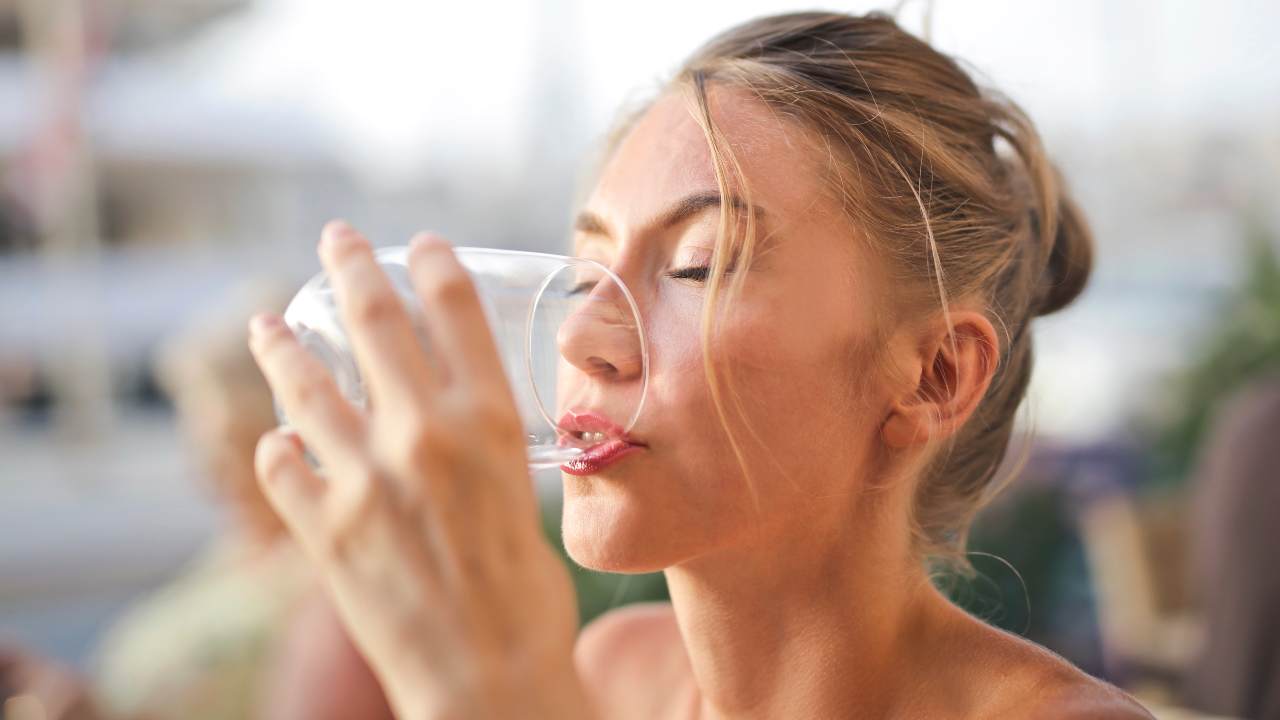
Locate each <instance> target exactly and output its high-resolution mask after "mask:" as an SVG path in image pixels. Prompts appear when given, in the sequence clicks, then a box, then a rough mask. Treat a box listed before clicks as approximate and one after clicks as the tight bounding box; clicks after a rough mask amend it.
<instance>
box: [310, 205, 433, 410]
mask: <svg viewBox="0 0 1280 720" xmlns="http://www.w3.org/2000/svg"><path fill="white" fill-rule="evenodd" d="M320 259H321V262H322V263H323V264H324V267H325V270H326V271H327V272H328V274H329V278H330V282H332V283H333V289H334V292H335V293H336V294H337V296H338V307H339V308H340V309H341V312H342V317H343V323H344V324H345V325H346V328H347V333H348V335H349V336H350V338H351V346H352V349H353V350H354V351H355V355H356V362H357V363H358V364H359V366H360V369H361V371H362V374H363V375H364V379H365V382H366V383H367V385H368V387H369V394H370V397H372V398H373V403H374V406H375V407H377V406H379V405H385V404H386V403H394V402H400V401H407V402H409V403H413V404H418V403H421V402H423V401H425V400H426V399H427V398H428V397H429V393H428V392H427V391H428V389H429V388H430V387H431V383H432V377H431V371H430V368H429V366H428V365H427V362H426V357H425V354H424V352H423V350H422V347H421V346H420V345H419V344H418V339H417V337H416V336H415V334H414V330H413V324H412V322H411V321H410V319H409V313H408V311H407V310H406V309H405V307H404V305H403V301H402V300H401V298H400V296H399V294H397V293H396V290H395V288H394V287H392V285H391V281H390V280H389V279H388V278H387V274H386V273H385V272H384V271H383V270H382V268H381V267H380V266H379V265H378V262H377V260H376V259H375V258H374V255H373V249H372V248H371V247H370V245H369V241H368V240H366V239H365V238H364V236H363V235H361V234H360V233H359V232H357V231H356V230H355V228H353V227H351V226H350V225H348V224H347V223H345V222H343V221H341V220H335V221H333V222H331V223H329V224H328V225H326V226H325V228H324V232H323V239H322V240H321V243H320Z"/></svg>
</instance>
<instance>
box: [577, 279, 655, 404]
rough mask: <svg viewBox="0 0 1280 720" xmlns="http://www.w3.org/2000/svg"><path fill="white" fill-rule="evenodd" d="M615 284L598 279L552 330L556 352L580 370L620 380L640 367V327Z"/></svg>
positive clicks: (636, 374) (634, 375)
mask: <svg viewBox="0 0 1280 720" xmlns="http://www.w3.org/2000/svg"><path fill="white" fill-rule="evenodd" d="M637 322H638V321H637V319H636V318H635V317H634V315H633V314H632V313H631V305H630V304H629V303H628V302H627V299H626V297H625V296H624V295H623V294H622V293H621V292H620V291H619V289H618V287H617V285H616V284H614V283H612V282H609V281H605V282H602V283H600V284H599V285H598V286H597V287H596V288H595V289H594V290H593V291H592V292H591V294H590V295H589V296H587V298H586V300H585V301H584V302H583V303H582V305H581V306H580V307H578V308H577V309H575V310H574V312H573V314H572V315H570V316H569V317H568V318H566V319H565V321H564V323H563V324H562V325H561V326H560V329H559V330H558V331H557V333H556V343H557V344H558V345H559V348H560V354H561V355H562V356H563V357H564V359H565V360H567V361H568V362H569V363H570V364H571V365H573V366H574V367H576V368H578V369H579V370H581V371H582V372H583V373H585V374H587V375H589V376H592V377H594V378H597V379H600V380H607V381H612V382H621V381H626V380H631V379H634V378H638V377H640V375H641V373H642V372H643V370H644V358H643V349H642V347H641V339H640V332H641V330H640V328H639V327H638V326H637Z"/></svg>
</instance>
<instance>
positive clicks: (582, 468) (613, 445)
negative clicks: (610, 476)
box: [560, 440, 644, 475]
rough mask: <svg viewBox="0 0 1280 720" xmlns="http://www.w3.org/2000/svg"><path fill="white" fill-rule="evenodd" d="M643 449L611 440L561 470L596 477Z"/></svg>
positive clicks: (639, 446) (561, 467)
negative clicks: (596, 474)
mask: <svg viewBox="0 0 1280 720" xmlns="http://www.w3.org/2000/svg"><path fill="white" fill-rule="evenodd" d="M642 447H644V446H643V445H632V444H631V443H628V442H624V441H622V440H610V441H609V442H605V443H600V444H599V445H596V446H595V447H593V448H591V449H590V450H587V451H586V452H584V453H582V454H581V455H579V456H577V457H575V458H573V459H572V460H570V461H569V462H567V463H565V464H563V465H561V466H560V469H561V470H563V471H565V472H567V473H569V474H570V475H594V474H595V473H598V472H600V471H601V470H604V469H605V468H607V467H609V466H610V465H612V464H614V463H616V462H618V461H619V460H621V459H622V458H624V457H626V456H628V455H630V454H631V453H632V452H635V451H636V450H639V449H641V448H642Z"/></svg>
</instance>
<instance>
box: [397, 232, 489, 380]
mask: <svg viewBox="0 0 1280 720" xmlns="http://www.w3.org/2000/svg"><path fill="white" fill-rule="evenodd" d="M409 276H410V278H412V280H413V287H414V290H415V291H416V292H417V294H418V297H419V298H420V299H421V300H422V303H423V305H424V308H423V310H424V314H425V316H426V323H427V329H428V332H429V334H430V336H431V339H432V341H433V342H434V345H433V348H435V349H438V354H439V356H440V358H441V360H442V362H443V363H444V365H445V367H446V368H447V369H448V372H449V377H450V379H451V380H452V381H455V382H460V383H462V384H465V385H468V386H470V387H472V388H480V387H485V386H490V385H493V384H500V386H502V387H505V385H506V382H507V379H506V375H505V374H504V373H503V370H502V361H501V360H500V359H499V356H498V348H497V344H496V343H495V342H494V340H493V334H492V332H491V331H490V329H489V321H488V319H487V318H486V317H485V314H484V310H483V308H482V306H481V304H480V295H479V294H478V293H477V292H476V287H475V283H474V282H472V280H471V275H470V274H469V273H467V270H466V268H464V267H463V266H462V263H461V262H459V261H458V257H457V256H456V255H454V253H453V247H452V246H450V245H449V243H448V241H447V240H445V239H444V238H442V237H440V236H438V235H431V234H429V233H422V234H419V235H417V236H415V237H414V238H413V240H412V242H410V245H409Z"/></svg>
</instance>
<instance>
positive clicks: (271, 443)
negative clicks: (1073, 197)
mask: <svg viewBox="0 0 1280 720" xmlns="http://www.w3.org/2000/svg"><path fill="white" fill-rule="evenodd" d="M998 150H999V151H1000V152H997V151H998ZM575 251H576V252H577V253H579V254H581V255H584V256H587V257H592V258H595V259H598V260H600V261H602V262H605V263H607V264H609V265H610V266H611V267H612V268H613V270H615V271H616V272H617V273H618V274H619V275H620V276H621V277H622V278H623V279H624V280H625V281H626V282H627V284H628V285H629V286H630V288H631V289H632V291H633V293H635V295H636V296H637V301H638V303H639V305H640V306H641V311H642V313H643V315H644V322H645V326H646V330H647V332H648V335H649V338H650V341H651V342H650V352H651V364H650V380H649V396H648V399H647V401H646V410H645V413H644V415H643V416H642V417H641V418H640V419H639V421H638V422H637V424H636V426H635V428H634V432H632V433H630V434H629V435H627V436H620V435H619V433H618V432H617V431H616V429H615V430H607V426H598V427H593V428H587V429H593V430H600V429H601V427H606V432H607V434H608V435H609V442H615V441H616V442H621V443H624V444H625V452H621V453H612V454H610V455H609V456H608V457H607V458H605V459H604V460H602V461H600V462H594V463H586V464H580V465H574V466H572V467H570V466H566V473H565V477H564V491H565V505H564V516H563V532H564V539H565V543H566V547H567V548H568V550H569V552H570V553H571V554H572V556H573V557H574V559H575V560H577V561H578V562H579V563H581V564H583V565H586V566H588V567H591V568H595V569H599V570H606V571H611V572H622V573H631V572H646V571H653V570H657V569H662V570H663V571H664V572H665V574H666V577H667V581H668V584H669V587H670V590H671V596H672V603H671V605H670V606H656V607H655V606H650V607H643V608H638V609H630V608H629V609H624V610H619V611H616V612H614V613H611V614H609V615H607V616H605V617H603V618H602V619H600V620H598V621H596V622H595V623H593V624H592V625H591V626H589V627H588V628H586V629H585V630H584V631H583V632H582V634H581V636H577V633H576V627H575V620H574V618H575V615H574V599H573V595H572V591H571V588H570V584H569V580H568V578H567V576H566V572H565V570H564V568H563V567H562V566H560V565H558V564H557V562H556V559H555V556H554V554H553V553H552V551H551V548H550V547H549V546H548V545H547V544H546V543H545V542H544V541H542V540H541V539H540V538H539V535H538V523H537V517H536V508H535V499H534V495H533V490H532V488H531V485H530V483H529V480H528V477H527V471H526V469H525V458H524V447H523V438H522V434H521V427H520V422H519V419H518V417H517V414H516V411H515V408H514V406H513V404H512V400H511V395H510V392H509V389H508V388H507V386H506V383H505V380H504V377H503V374H502V371H501V367H500V364H499V361H498V358H497V356H496V354H495V350H494V346H493V343H492V340H491V338H490V337H489V335H488V333H487V332H486V331H485V329H484V328H485V326H484V321H483V320H484V316H483V314H482V312H481V310H480V307H479V305H478V301H477V298H476V295H475V293H474V291H473V288H472V286H471V284H470V281H469V279H468V276H467V275H466V273H465V271H464V270H463V269H462V268H461V267H460V266H459V264H458V263H457V261H456V259H455V258H454V256H453V254H452V252H451V251H450V249H449V245H448V244H447V243H446V242H445V241H443V240H442V239H440V238H438V237H435V236H432V235H421V236H418V237H417V238H415V239H414V241H413V243H412V251H411V275H412V277H413V279H414V283H415V286H416V288H417V291H418V293H419V295H420V296H421V298H422V300H423V303H424V306H425V307H426V309H427V311H428V313H429V318H428V329H429V332H430V333H431V334H432V336H433V340H434V341H435V345H434V346H435V347H438V348H439V349H440V357H439V358H438V361H436V360H435V359H433V362H432V363H428V362H427V361H426V359H425V358H424V357H423V355H422V354H421V353H420V352H419V351H418V350H417V346H416V345H415V342H414V340H413V333H412V330H411V328H410V324H409V321H408V319H407V317H406V314H405V313H404V312H403V311H402V309H401V308H400V306H399V304H398V301H397V299H396V297H395V295H394V293H393V292H392V291H391V289H390V288H389V286H388V284H387V280H386V278H385V277H384V276H383V275H382V273H381V272H380V271H379V270H378V269H377V266H376V265H375V264H374V262H373V259H372V255H371V254H370V249H369V244H368V242H367V241H366V240H365V239H364V238H362V237H361V236H360V235H359V233H358V232H356V231H355V230H354V229H352V228H351V227H349V226H347V225H345V224H343V223H340V222H335V223H332V224H330V225H329V226H327V227H326V228H325V231H324V233H323V237H322V240H321V243H320V247H319V253H320V257H321V260H322V262H323V264H324V266H325V268H326V269H327V271H328V272H329V273H330V274H331V276H332V277H333V278H334V282H335V286H336V291H337V294H338V298H339V301H340V304H341V307H342V311H343V313H344V318H345V320H346V322H347V323H348V327H349V330H350V332H351V334H352V337H353V345H354V349H355V352H356V355H357V359H358V360H359V362H360V364H361V366H362V368H363V369H364V371H365V373H366V378H367V382H368V385H369V390H370V393H371V397H372V407H373V408H374V410H373V411H372V412H371V413H370V414H369V415H363V414H360V413H357V412H356V411H355V410H353V408H352V407H351V406H349V405H348V404H346V403H345V402H344V401H342V400H341V398H340V396H339V394H338V392H337V390H336V388H335V387H334V384H333V382H332V380H331V379H330V378H329V377H328V376H327V375H326V374H325V373H324V372H323V371H322V369H321V366H320V365H318V364H317V363H316V362H315V361H313V360H312V359H311V358H310V356H308V355H307V354H306V352H305V351H304V350H303V349H302V348H301V347H300V346H299V345H298V343H297V342H296V341H295V340H294V339H293V337H292V336H291V335H290V333H289V332H288V331H287V329H286V328H285V326H284V325H283V323H282V321H281V320H280V318H279V317H276V316H273V315H260V316H258V317H257V318H255V320H254V321H253V322H252V323H251V330H250V336H251V337H250V344H251V346H252V348H253V350H254V353H255V356H256V357H257V359H258V362H259V364H260V366H261V367H262V368H263V370H264V372H265V374H266V376H267V378H268V380H269V382H270V383H271V385H272V386H273V389H274V390H275V392H276V393H277V396H278V397H279V398H280V399H281V401H282V402H283V404H284V406H285V409H286V412H287V413H288V414H289V416H290V417H291V418H294V419H295V425H296V427H297V432H298V433H299V436H292V435H289V434H287V433H285V432H283V431H275V432H272V433H270V434H268V435H266V436H265V437H264V438H263V439H262V441H261V443H260V444H259V448H258V457H257V467H258V474H259V478H260V481H261V482H262V483H263V484H264V486H265V488H266V490H267V493H268V495H269V497H270V498H271V500H272V502H273V503H274V505H275V507H276V508H277V509H278V510H279V512H280V513H281V515H282V516H283V517H284V518H285V521H286V523H287V524H288V525H289V527H290V529H291V531H292V532H293V534H294V535H295V536H296V537H297V538H298V539H299V540H300V541H301V542H302V544H303V545H304V547H305V548H306V550H307V552H308V553H309V554H310V555H311V557H312V558H313V559H314V561H315V562H316V564H317V565H318V567H319V568H320V569H321V572H322V573H323V574H324V575H325V577H326V579H327V582H328V584H329V588H330V590H331V591H332V593H333V596H334V598H335V600H336V603H337V606H338V609H339V612H340V614H341V615H342V617H343V618H344V620H345V622H346V623H347V625H348V627H349V629H350V630H351V633H352V636H353V638H354V639H355V641H356V643H357V644H358V645H359V646H360V648H361V649H362V651H363V652H364V654H365V655H366V656H367V657H368V659H369V661H370V664H371V665H372V667H373V668H374V672H375V673H376V674H377V675H378V677H379V679H380V681H381V683H382V685H383V687H384V688H385V689H386V691H387V693H388V697H389V698H390V700H391V702H392V705H393V707H394V708H395V710H396V712H397V713H398V715H399V716H401V717H406V718H408V717H415V718H418V717H432V718H463V717H466V718H470V717H548V718H576V717H610V718H612V717H636V718H660V717H671V718H685V717H743V718H747V717H786V718H793V717H910V718H923V717H956V718H995V717H1001V718H1003V717H1040V718H1046V717H1047V718H1085V717H1088V718H1097V717H1104V718H1130V717H1133V718H1138V717H1149V715H1147V714H1146V713H1145V711H1143V710H1142V709H1141V708H1140V707H1139V706H1137V705H1136V704H1135V703H1134V702H1132V701H1131V700H1129V699H1128V698H1127V697H1125V696H1124V695H1123V694H1122V693H1120V692H1119V691H1117V690H1115V689H1114V688H1112V687H1110V686H1107V685H1105V684H1103V683H1101V682H1098V681H1096V680H1093V679H1091V678H1089V677H1088V676H1086V675H1084V674H1083V673H1081V672H1079V671H1077V670H1076V669H1074V668H1072V667H1071V666H1070V665H1069V664H1068V663H1066V662H1065V661H1063V660H1062V659H1060V658H1058V657H1056V656H1054V655H1052V654H1050V653H1049V652H1047V651H1045V650H1043V649H1041V648H1038V647H1036V646H1034V645H1032V644H1030V643H1028V642H1026V641H1024V640H1021V639H1019V638H1016V637H1012V636H1009V635H1007V634H1004V633H1001V632H999V631H997V630H994V629H992V628H990V627H988V626H986V625H984V624H983V623H981V622H979V621H977V620H975V619H973V618H971V617H969V616H968V615H966V614H965V613H964V612H962V611H961V610H959V609H958V608H956V607H954V606H953V605H951V604H950V603H949V602H948V601H947V600H946V599H945V598H944V597H943V596H942V595H941V594H939V593H938V592H937V591H936V590H935V589H934V588H933V587H932V585H931V583H930V582H929V573H928V568H929V567H931V566H932V565H934V564H936V562H937V561H939V560H942V561H946V560H947V559H951V560H952V561H955V560H957V559H959V558H961V557H962V553H963V548H964V541H965V535H966V531H967V529H968V525H969V522H970V520H971V518H972V517H973V515H974V513H975V512H976V511H977V509H978V508H979V507H980V506H981V505H982V504H983V503H984V502H986V500H987V499H988V498H989V497H990V495H991V494H992V492H993V490H994V486H993V485H992V478H993V476H994V474H995V469H996V467H997V466H998V465H999V463H1000V460H1001V457H1002V455H1003V451H1004V449H1005V446H1006V444H1007V441H1008V438H1009V434H1010V432H1011V427H1012V423H1013V413H1014V409H1015V408H1016V407H1017V406H1018V404H1019V401H1020V400H1021V398H1022V395H1023V392H1024V390H1025V387H1026V382H1027V378H1028V376H1029V374H1030V370H1031V348H1030V335H1029V333H1027V332H1026V329H1027V327H1028V323H1029V322H1030V320H1031V319H1032V318H1033V317H1035V316H1037V315H1043V314H1046V313H1050V312H1053V311H1055V310H1058V309H1060V308H1061V307H1063V306H1065V305H1066V304H1068V303H1069V302H1070V301H1071V300H1072V299H1073V298H1075V297H1076V295H1077V294H1078V293H1079V292H1080V290H1081V289H1082V287H1083V286H1084V284H1085V279H1086V277H1087V275H1088V272H1089V268H1090V264H1091V250H1090V238H1089V235H1088V231H1087V229H1086V226H1085V224H1084V221H1083V219H1082V218H1081V217H1080V216H1079V213H1078V211H1077V210H1076V208H1075V206H1074V205H1073V204H1072V203H1071V202H1070V201H1069V200H1068V199H1067V198H1065V197H1064V196H1063V195H1062V194H1061V191H1060V188H1059V185H1058V183H1057V180H1056V175H1055V172H1054V171H1053V169H1052V166H1051V165H1050V164H1049V162H1048V161H1047V160H1046V159H1045V157H1044V155H1043V154H1042V151H1041V149H1040V145H1039V141H1038V139H1037V137H1036V134H1035V132H1034V130H1033V129H1032V128H1031V126H1030V124H1029V123H1028V121H1027V120H1026V119H1025V118H1024V117H1023V115H1022V114H1021V113H1020V112H1019V111H1018V110H1017V108H1015V107H1014V106H1013V105H1012V104H1010V103H1008V102H1006V101H1003V100H1000V99H998V98H997V97H996V96H994V95H991V94H989V93H982V92H980V91H979V90H978V89H977V88H976V87H975V86H974V85H973V83H972V82H971V81H970V80H969V78H968V77H967V76H966V75H965V74H964V73H963V72H962V71H961V70H960V69H959V68H958V67H957V66H956V64H955V63H954V62H953V61H951V60H950V59H948V58H946V57H944V56H942V55H940V54H938V53H937V52H935V51H934V50H932V49H931V48H929V47H928V46H927V45H926V44H924V43H922V42H920V41H919V40H916V39H915V38H913V37H911V36H910V35H908V34H906V33H905V32H903V31H902V30H900V29H899V28H898V27H897V26H896V25H895V24H894V23H893V21H891V20H889V19H887V18H885V17H882V16H878V15H872V16H867V17H853V16H847V15H841V14H831V13H801V14H792V15H783V16H777V17H768V18H763V19H759V20H755V21H752V22H748V23H746V24H744V25H742V26H739V27H736V28H733V29H731V30H729V31H727V32H726V33H724V34H722V35H720V36H718V37H716V38H714V39H712V40H711V41H710V42H709V43H708V44H707V45H706V46H704V47H703V48H702V49H700V50H699V51H698V52H697V53H695V54H694V56H693V57H691V58H690V59H689V60H688V61H687V63H686V64H685V66H684V67H683V68H682V69H681V70H680V72H679V73H678V74H677V76H676V78H675V79H674V80H673V81H672V82H671V83H670V84H669V86H667V87H666V88H665V90H664V92H662V93H661V94H660V95H659V96H658V97H657V98H656V99H655V100H654V101H652V102H651V103H650V104H649V105H648V106H646V107H645V108H643V109H642V110H641V111H640V112H638V113H635V114H633V115H632V116H631V117H630V118H628V121H627V122H626V123H624V125H623V127H622V128H621V130H620V131H619V132H618V133H617V134H616V139H615V141H614V142H612V143H610V145H609V147H608V152H607V153H606V157H605V160H604V162H603V164H602V167H601V169H600V171H599V174H598V177H597V180H596V183H595V185H594V189H593V190H592V192H591V193H590V196H589V197H588V199H587V200H586V202H585V205H584V207H583V209H582V212H581V214H580V215H579V216H578V221H577V223H576V235H575ZM608 337H609V336H608V335H606V334H603V333H601V334H596V335H592V334H591V333H590V332H589V331H588V330H587V329H582V330H580V331H579V332H577V333H576V334H574V333H569V334H565V336H563V337H562V338H561V341H562V343H563V345H562V349H563V351H564V354H565V356H566V358H567V359H568V360H569V361H570V362H573V363H574V364H576V365H577V366H578V367H580V368H582V369H583V371H584V372H585V373H589V375H590V378H591V382H592V383H594V388H593V389H594V390H596V391H597V393H596V397H597V398H598V405H597V406H594V407H592V408H590V409H591V410H593V411H595V412H597V413H599V414H600V415H602V416H606V417H607V416H610V415H611V406H610V398H611V396H612V397H615V398H616V397H619V396H620V395H621V394H622V393H623V391H624V390H625V389H626V388H628V387H632V385H631V384H633V383H636V382H638V379H637V377H636V372H635V370H634V368H635V367H636V365H637V363H636V362H635V355H634V353H635V352H636V349H635V348H633V347H629V346H626V345H621V344H617V343H613V342H612V341H610V340H609V339H608ZM612 410H613V411H616V408H613V409H612ZM615 418H616V415H615ZM580 429H581V428H580ZM303 442H305V443H306V445H307V446H308V447H310V448H311V449H312V450H313V451H314V452H315V454H316V455H317V456H318V458H319V460H320V462H321V464H322V465H323V466H324V467H326V468H327V473H328V477H327V478H326V479H324V480H321V479H320V478H318V477H317V476H316V475H315V474H314V473H313V472H312V471H311V470H310V468H309V466H308V465H307V463H306V462H305V460H304V456H303V454H302V443H303Z"/></svg>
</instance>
